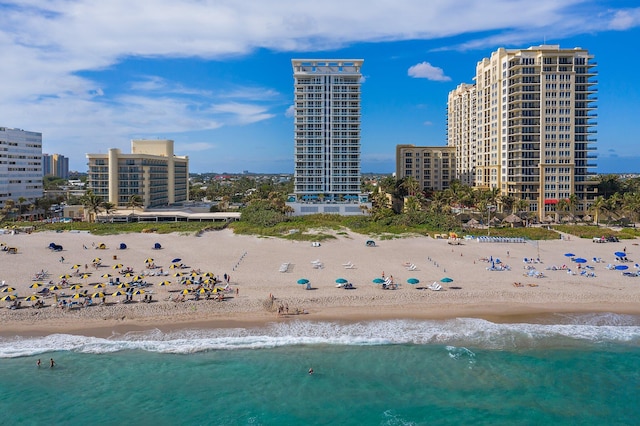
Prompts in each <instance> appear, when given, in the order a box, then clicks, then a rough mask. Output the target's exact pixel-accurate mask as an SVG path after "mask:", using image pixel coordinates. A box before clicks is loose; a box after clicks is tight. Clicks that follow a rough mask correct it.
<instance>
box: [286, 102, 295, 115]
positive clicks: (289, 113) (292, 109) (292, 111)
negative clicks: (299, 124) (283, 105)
mask: <svg viewBox="0 0 640 426" xmlns="http://www.w3.org/2000/svg"><path fill="white" fill-rule="evenodd" d="M294 113H295V107H294V106H293V105H289V107H288V108H287V110H286V111H285V112H284V116H285V117H288V118H291V117H293V115H294Z"/></svg>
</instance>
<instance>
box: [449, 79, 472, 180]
mask: <svg viewBox="0 0 640 426" xmlns="http://www.w3.org/2000/svg"><path fill="white" fill-rule="evenodd" d="M447 110H448V114H447V145H448V146H450V147H454V148H455V156H456V160H457V162H456V173H455V174H454V175H453V176H455V178H456V179H458V180H459V181H460V183H462V184H463V185H468V186H472V185H473V184H474V183H475V170H476V154H477V152H476V114H475V111H476V86H475V85H473V84H466V83H462V84H460V85H459V86H458V87H456V88H455V90H453V91H451V92H450V93H449V99H448V102H447Z"/></svg>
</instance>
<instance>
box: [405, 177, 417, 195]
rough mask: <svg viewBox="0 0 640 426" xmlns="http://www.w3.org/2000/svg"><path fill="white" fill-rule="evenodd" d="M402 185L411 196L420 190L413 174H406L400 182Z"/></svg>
mask: <svg viewBox="0 0 640 426" xmlns="http://www.w3.org/2000/svg"><path fill="white" fill-rule="evenodd" d="M402 187H403V188H404V189H405V190H406V191H407V194H409V195H412V196H413V195H416V193H417V192H418V191H420V182H418V180H417V179H416V178H414V177H413V176H407V177H406V178H404V181H403V182H402Z"/></svg>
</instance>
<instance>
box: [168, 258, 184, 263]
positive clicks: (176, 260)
mask: <svg viewBox="0 0 640 426" xmlns="http://www.w3.org/2000/svg"><path fill="white" fill-rule="evenodd" d="M181 260H182V259H179V258H176V259H173V260H172V261H171V263H177V262H180V261H181Z"/></svg>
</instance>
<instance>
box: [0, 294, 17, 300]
mask: <svg viewBox="0 0 640 426" xmlns="http://www.w3.org/2000/svg"><path fill="white" fill-rule="evenodd" d="M0 300H2V301H5V302H7V301H9V300H16V296H14V295H13V294H8V295H6V296H4V297H3V298H1V299H0Z"/></svg>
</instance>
